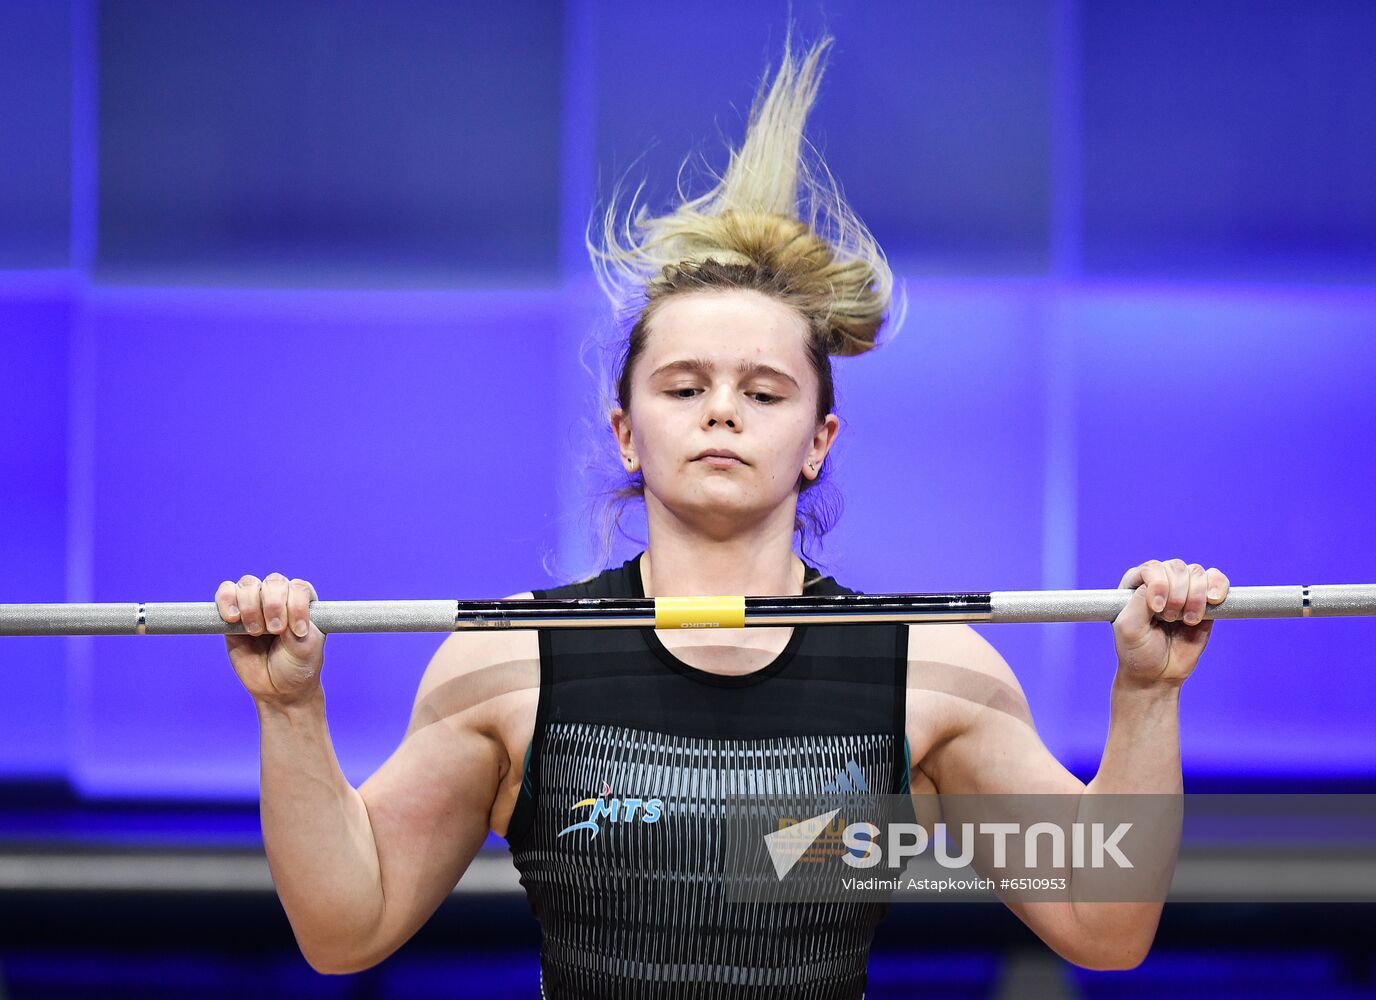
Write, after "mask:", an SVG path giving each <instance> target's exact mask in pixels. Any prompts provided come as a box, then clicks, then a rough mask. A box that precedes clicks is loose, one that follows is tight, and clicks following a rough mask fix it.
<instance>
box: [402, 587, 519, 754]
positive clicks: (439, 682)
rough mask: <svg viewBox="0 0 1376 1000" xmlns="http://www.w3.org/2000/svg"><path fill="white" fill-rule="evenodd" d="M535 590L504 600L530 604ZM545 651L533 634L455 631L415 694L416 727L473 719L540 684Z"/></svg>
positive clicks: (498, 630)
mask: <svg viewBox="0 0 1376 1000" xmlns="http://www.w3.org/2000/svg"><path fill="white" fill-rule="evenodd" d="M531 597H532V592H531V591H525V592H524V593H520V594H512V595H511V596H509V597H504V598H502V600H504V601H521V600H530V598H531ZM539 671H540V646H539V638H538V633H537V632H536V630H534V629H511V630H509V631H508V630H502V629H481V630H472V631H460V632H453V633H451V634H450V635H448V636H446V637H445V639H444V641H443V642H442V643H440V647H439V649H437V650H436V651H435V654H434V655H433V656H432V657H431V658H430V662H429V664H428V665H427V666H426V668H425V674H424V675H423V676H422V677H421V681H420V687H419V689H418V690H417V691H416V701H415V707H414V710H413V712H412V720H411V728H413V729H414V728H416V727H417V726H419V725H424V724H426V723H428V722H431V721H434V720H435V719H437V718H449V719H461V718H467V719H469V720H473V719H474V717H475V716H476V717H478V718H481V717H482V716H483V715H484V712H483V710H484V709H485V708H486V707H488V706H490V705H492V704H493V703H494V701H496V700H497V699H498V698H500V697H501V696H502V695H504V694H510V693H514V692H516V691H520V690H525V689H528V688H530V687H535V688H538V687H539V683H540V673H539Z"/></svg>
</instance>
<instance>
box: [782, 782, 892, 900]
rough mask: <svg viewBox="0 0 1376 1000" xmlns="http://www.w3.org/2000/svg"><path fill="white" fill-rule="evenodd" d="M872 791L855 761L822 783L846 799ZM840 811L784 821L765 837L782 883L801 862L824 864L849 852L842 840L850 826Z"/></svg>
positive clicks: (783, 819)
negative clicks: (847, 826) (839, 814)
mask: <svg viewBox="0 0 1376 1000" xmlns="http://www.w3.org/2000/svg"><path fill="white" fill-rule="evenodd" d="M869 790H870V787H869V782H867V781H866V780H865V772H864V771H862V770H861V769H860V765H859V764H857V763H856V762H855V761H853V760H847V761H846V766H845V767H844V768H843V769H841V770H840V771H838V772H837V773H836V777H835V778H833V779H832V780H830V781H824V782H823V783H822V791H824V792H833V793H840V794H844V795H860V794H867V793H868V792H869ZM840 811H841V810H840V809H832V810H831V811H829V812H824V813H820V814H818V815H816V816H809V817H808V818H807V819H802V820H799V819H794V818H793V817H787V816H786V817H780V819H779V820H778V829H777V830H775V831H774V832H773V833H767V834H765V837H764V843H765V847H766V848H767V849H768V851H769V858H770V860H771V861H772V862H773V863H774V874H776V875H777V876H778V877H779V880H780V881H783V878H784V876H785V875H787V874H788V873H789V872H790V871H792V870H793V866H794V865H796V864H797V863H798V862H799V861H803V862H807V863H821V862H824V861H826V860H828V859H829V858H833V857H837V856H838V855H840V854H842V853H844V852H845V851H846V850H847V849H846V847H845V845H844V843H843V842H842V839H841V837H842V833H843V831H844V829H845V826H846V824H845V820H844V817H839V818H838V816H837V814H838V813H839V812H840Z"/></svg>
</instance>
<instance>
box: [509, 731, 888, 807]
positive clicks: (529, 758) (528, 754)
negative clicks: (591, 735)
mask: <svg viewBox="0 0 1376 1000" xmlns="http://www.w3.org/2000/svg"><path fill="white" fill-rule="evenodd" d="M526 759H527V760H529V759H530V758H529V751H527V757H526ZM903 791H905V792H907V793H908V794H909V795H911V794H912V793H913V748H912V747H910V746H909V745H908V736H907V734H906V733H904V734H903Z"/></svg>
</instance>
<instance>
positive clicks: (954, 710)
mask: <svg viewBox="0 0 1376 1000" xmlns="http://www.w3.org/2000/svg"><path fill="white" fill-rule="evenodd" d="M908 692H909V696H910V698H911V697H912V696H913V695H914V694H917V695H920V696H922V697H924V698H927V699H928V700H929V701H931V700H934V701H935V702H936V703H937V704H939V706H940V707H941V709H942V715H943V717H945V718H946V719H948V720H949V722H950V723H951V724H952V725H953V726H955V727H957V728H961V727H963V726H965V725H968V724H969V723H970V722H971V721H972V720H973V719H974V718H975V717H977V716H979V715H980V714H982V713H984V712H986V711H989V710H994V711H998V712H1001V713H1005V714H1008V715H1011V716H1014V717H1016V718H1018V719H1021V720H1024V721H1027V722H1029V723H1030V721H1031V719H1030V714H1031V713H1030V712H1029V710H1028V707H1027V696H1026V694H1024V692H1023V689H1022V685H1021V684H1019V683H1018V678H1017V675H1016V674H1014V673H1013V668H1012V667H1010V666H1009V665H1008V662H1007V661H1006V660H1005V659H1004V658H1003V657H1002V656H1001V655H1000V654H999V651H998V650H997V649H995V648H994V646H993V645H992V644H991V643H990V642H989V641H988V640H987V639H985V638H984V636H982V635H980V634H979V633H978V632H976V631H975V630H974V629H973V628H971V627H970V626H969V625H965V624H962V623H941V624H922V623H917V622H914V623H909V625H908ZM928 707H931V706H928Z"/></svg>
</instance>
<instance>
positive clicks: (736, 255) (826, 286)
mask: <svg viewBox="0 0 1376 1000" xmlns="http://www.w3.org/2000/svg"><path fill="white" fill-rule="evenodd" d="M833 41H834V40H833V39H832V38H831V37H830V36H823V37H822V38H821V39H820V40H819V41H817V42H816V43H815V44H814V45H813V46H812V47H811V48H810V49H809V50H808V51H807V52H806V53H805V54H804V56H803V57H802V59H801V60H797V59H796V58H795V56H794V52H793V49H792V45H791V42H790V39H789V38H787V37H786V38H785V41H784V53H783V59H782V61H781V63H780V66H779V69H778V72H777V73H776V74H775V75H774V78H773V80H772V82H770V80H769V71H768V69H766V72H765V74H764V78H763V79H762V80H761V83H760V85H759V88H758V90H757V91H756V94H755V99H754V102H753V104H752V106H751V111H750V117H749V123H748V125H747V128H746V135H745V139H744V141H743V142H742V144H741V146H740V148H739V149H732V150H731V153H730V162H729V163H728V165H727V168H726V171H725V173H724V174H720V175H718V174H715V173H712V178H713V180H714V181H715V184H714V185H713V186H712V187H711V188H710V189H709V190H708V191H707V192H705V193H704V194H701V195H699V196H697V197H695V198H689V197H687V196H686V195H685V194H684V192H683V187H682V177H683V166H686V165H687V164H688V161H689V159H690V158H691V157H690V158H685V160H684V161H683V166H681V167H680V170H679V180H678V183H676V192H677V195H678V200H679V204H678V206H677V207H676V208H674V209H673V210H672V211H671V212H669V213H667V214H665V215H658V216H651V215H650V214H649V212H648V210H647V208H646V206H644V205H643V204H642V205H639V206H638V207H637V202H638V200H639V198H640V194H641V192H642V190H643V189H644V186H645V185H644V182H643V181H642V182H641V183H640V184H639V185H638V186H637V187H636V190H635V191H634V193H633V194H632V195H631V197H630V202H629V204H628V205H626V206H625V208H624V209H623V208H622V206H621V203H620V202H621V198H620V194H621V185H620V183H618V184H617V185H616V186H615V187H614V188H613V191H612V194H611V196H610V198H609V199H608V203H607V206H606V208H605V209H604V210H603V211H601V212H600V213H597V212H594V214H593V216H592V218H591V219H590V220H589V223H588V231H587V233H586V234H585V242H586V245H587V249H588V255H589V257H590V258H591V261H592V266H593V271H594V274H595V275H596V278H597V282H598V285H599V286H600V287H601V289H602V291H603V293H604V294H605V295H606V296H607V298H608V299H609V300H610V302H611V305H612V310H613V313H614V317H615V328H616V330H617V331H618V333H619V331H623V330H627V329H628V328H629V330H628V332H627V333H626V334H625V335H624V336H622V335H618V337H617V341H618V344H619V345H621V346H620V350H619V354H620V360H619V363H618V364H617V366H616V371H615V373H614V375H613V378H612V380H611V386H612V387H614V390H615V397H616V398H615V402H613V400H612V398H611V394H610V392H608V391H607V389H606V385H607V383H606V382H604V383H603V385H604V390H603V398H602V404H603V405H602V411H603V417H604V419H605V417H607V416H609V415H610V411H611V409H612V407H613V405H619V406H621V407H622V408H624V409H627V410H629V408H630V403H631V399H630V386H631V370H632V368H633V367H634V364H635V361H636V359H637V358H638V357H639V356H640V354H641V352H642V351H643V350H644V346H645V342H646V338H647V336H648V332H649V324H650V321H651V319H652V318H653V316H654V314H655V312H656V311H657V308H658V306H659V305H660V304H661V303H663V302H664V301H665V300H666V299H668V298H670V297H671V296H673V295H677V294H684V293H687V292H691V291H701V290H713V289H718V290H719V289H730V288H747V289H754V290H757V291H760V292H763V293H765V294H767V295H770V296H772V297H774V298H776V299H778V300H779V301H781V302H783V303H784V304H786V305H789V306H792V307H793V308H794V309H795V310H796V311H797V312H798V313H799V314H800V315H801V316H802V318H803V319H804V321H805V323H806V325H807V328H808V335H807V354H808V357H809V361H810V363H811V365H812V368H813V371H814V372H815V373H816V375H817V379H818V387H819V392H818V401H817V419H818V422H819V423H820V422H821V421H822V420H823V419H824V418H825V417H826V415H827V414H828V413H829V412H831V410H832V408H833V406H834V403H835V390H834V386H833V380H832V371H831V363H830V357H831V356H833V355H835V356H853V355H857V354H862V353H864V352H866V351H869V350H871V349H872V348H874V347H875V346H877V343H878V341H877V338H878V334H879V331H880V328H881V327H883V326H884V325H885V324H886V323H889V325H890V328H891V329H897V328H898V327H900V326H901V325H902V319H903V315H904V314H905V312H906V298H905V297H904V296H903V295H902V294H901V289H900V295H899V297H898V308H897V311H896V316H894V315H891V303H892V299H893V292H894V279H893V272H892V271H891V270H890V268H889V264H888V261H887V259H886V258H885V256H884V253H883V251H882V250H881V249H880V247H879V244H878V243H877V242H876V241H875V239H874V237H873V236H872V235H871V234H870V231H869V230H868V229H867V228H866V227H865V225H864V223H862V222H861V221H860V219H859V218H858V217H857V216H856V214H855V213H854V211H853V210H852V209H851V208H850V206H849V205H848V204H847V203H846V201H845V198H844V197H843V195H842V193H841V190H840V187H839V185H838V184H837V183H836V180H835V178H834V177H833V176H832V175H831V172H830V171H829V170H828V169H827V167H826V164H825V163H824V162H823V161H822V159H821V157H820V155H814V156H813V157H812V160H813V162H812V163H809V162H808V158H807V157H806V156H805V154H806V153H808V152H811V153H813V154H815V153H816V150H815V147H813V146H812V145H811V143H809V142H808V141H807V139H806V137H805V135H804V124H805V123H806V121H807V116H808V113H809V112H810V111H811V109H812V105H813V103H814V101H815V100H816V97H817V91H818V86H819V84H820V82H821V78H822V73H823V69H824V64H825V58H826V55H827V52H828V50H829V49H830V48H831V46H832V44H833ZM594 233H595V235H596V239H594ZM891 320H892V322H890V321H891ZM604 426H605V425H604ZM828 461H829V460H828ZM827 465H828V462H824V463H823V468H822V472H821V473H819V475H818V477H817V478H816V479H808V478H806V477H804V476H801V475H800V476H799V482H798V488H799V505H798V510H797V516H796V518H795V521H794V530H795V532H796V533H798V534H799V535H800V536H801V538H800V549H802V550H803V551H806V544H807V539H808V535H809V534H813V535H815V536H817V537H818V538H820V537H821V536H822V535H824V534H825V533H826V532H827V531H828V530H829V529H830V527H831V525H832V524H833V523H834V521H835V519H836V517H837V516H839V513H840V498H839V495H833V493H832V492H831V491H829V490H828V489H827V488H826V487H827V485H828V484H827V483H826V482H825V481H824V480H825V479H826V471H827ZM615 468H616V473H615V474H616V475H618V476H619V477H620V482H619V483H618V484H617V485H616V486H614V487H612V488H611V489H606V490H603V491H602V493H601V496H600V500H601V502H602V505H603V516H602V517H601V519H600V520H601V524H602V531H601V546H600V554H599V559H598V563H599V565H605V563H606V562H607V560H608V559H609V558H610V554H611V536H612V532H613V530H621V516H622V513H623V507H624V505H625V503H626V502H627V501H631V500H634V499H643V498H644V491H645V483H644V479H643V477H642V476H641V474H640V473H639V472H637V473H635V474H634V475H632V476H629V477H627V476H626V475H625V474H624V472H623V471H622V469H621V467H620V465H619V464H618V465H616V467H615ZM623 534H624V531H623Z"/></svg>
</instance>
